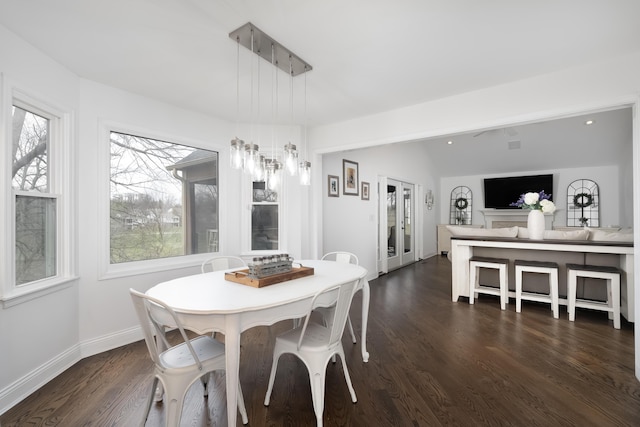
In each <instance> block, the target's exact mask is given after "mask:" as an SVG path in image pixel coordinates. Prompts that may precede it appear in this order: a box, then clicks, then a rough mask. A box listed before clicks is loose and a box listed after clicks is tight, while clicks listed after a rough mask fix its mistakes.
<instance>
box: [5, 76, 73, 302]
mask: <svg viewBox="0 0 640 427" xmlns="http://www.w3.org/2000/svg"><path fill="white" fill-rule="evenodd" d="M7 93H11V94H12V97H11V99H10V100H9V102H10V104H9V105H10V108H9V109H8V112H10V114H11V115H10V116H8V117H6V118H5V119H6V120H7V123H8V126H7V128H8V129H9V134H8V135H9V138H10V141H11V143H10V144H8V146H4V147H3V148H4V149H3V151H2V155H0V159H2V164H3V165H4V166H3V167H6V168H7V169H8V170H10V171H11V172H10V173H9V174H7V175H5V176H6V178H7V179H8V181H5V180H4V178H3V179H2V180H0V181H1V182H2V183H3V186H4V187H5V192H4V196H3V198H2V206H0V208H1V209H0V210H2V212H1V213H0V218H1V219H0V222H2V223H4V224H6V225H7V229H8V230H10V232H9V233H8V235H7V238H6V239H4V240H3V244H4V249H3V253H4V254H6V255H5V256H4V257H3V259H2V261H1V262H0V265H1V266H2V268H1V269H0V270H1V271H2V285H0V297H1V299H2V301H3V305H4V306H5V307H8V306H12V305H15V304H19V303H21V302H24V301H27V300H29V299H32V298H35V297H38V296H40V295H43V294H46V293H49V292H50V291H51V290H55V289H59V288H61V287H67V286H70V283H71V279H73V277H74V274H73V271H72V266H73V262H72V261H73V259H74V256H73V254H74V253H75V247H74V246H73V242H74V241H75V239H74V228H73V224H75V221H74V212H73V210H72V209H71V206H72V205H73V200H74V194H73V192H72V186H71V182H72V180H71V177H72V176H73V171H72V165H73V158H74V155H73V150H71V147H72V137H71V135H72V134H71V129H72V126H71V124H72V114H71V113H69V112H65V111H63V110H62V109H60V108H58V107H55V106H53V105H52V104H50V103H47V102H43V101H41V100H38V99H35V98H34V97H32V96H29V95H27V94H26V93H24V92H22V91H20V90H18V89H16V88H11V89H10V90H8V91H7ZM5 170H6V169H5Z"/></svg>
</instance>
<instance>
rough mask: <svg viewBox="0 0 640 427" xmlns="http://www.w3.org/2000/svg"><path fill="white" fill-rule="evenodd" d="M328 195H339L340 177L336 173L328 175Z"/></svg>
mask: <svg viewBox="0 0 640 427" xmlns="http://www.w3.org/2000/svg"><path fill="white" fill-rule="evenodd" d="M327 184H328V190H327V191H328V194H327V195H328V196H329V197H339V196H340V177H338V176H336V175H328V180H327Z"/></svg>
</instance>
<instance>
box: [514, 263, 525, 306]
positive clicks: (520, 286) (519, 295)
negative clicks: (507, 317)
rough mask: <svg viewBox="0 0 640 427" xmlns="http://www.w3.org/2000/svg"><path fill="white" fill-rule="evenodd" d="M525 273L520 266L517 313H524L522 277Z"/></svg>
mask: <svg viewBox="0 0 640 427" xmlns="http://www.w3.org/2000/svg"><path fill="white" fill-rule="evenodd" d="M523 274H524V272H523V271H522V268H521V267H520V266H516V313H520V312H521V311H522V275H523Z"/></svg>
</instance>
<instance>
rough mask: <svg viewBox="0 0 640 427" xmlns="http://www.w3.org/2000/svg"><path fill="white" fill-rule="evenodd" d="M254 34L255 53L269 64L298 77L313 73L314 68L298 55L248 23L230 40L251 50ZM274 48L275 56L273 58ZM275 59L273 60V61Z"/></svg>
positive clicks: (234, 32)
mask: <svg viewBox="0 0 640 427" xmlns="http://www.w3.org/2000/svg"><path fill="white" fill-rule="evenodd" d="M252 32H253V53H255V54H257V55H258V56H260V57H262V58H264V59H265V60H266V61H267V62H269V63H273V64H275V66H276V67H278V68H280V69H281V70H282V71H284V72H285V73H287V74H289V72H290V70H291V74H292V75H293V76H297V75H298V74H302V73H305V72H307V71H311V70H312V67H311V65H309V64H308V63H306V62H305V61H303V60H302V59H301V58H300V57H299V56H298V55H296V54H295V53H293V52H291V51H290V50H289V49H287V48H286V47H284V46H282V45H281V44H280V43H278V42H277V41H275V40H274V39H272V38H271V37H269V36H268V35H267V34H266V33H265V32H264V31H262V30H260V29H259V28H258V27H256V26H255V25H253V24H252V23H251V22H247V23H246V24H244V25H243V26H242V27H240V28H238V29H236V30H234V31H232V32H230V33H229V38H230V39H232V40H234V41H236V42H240V44H241V45H242V46H244V47H246V48H247V49H249V50H252V49H251V33H252ZM272 46H273V55H274V56H275V58H272V57H271V52H272ZM272 59H273V60H272Z"/></svg>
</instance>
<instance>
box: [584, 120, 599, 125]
mask: <svg viewBox="0 0 640 427" xmlns="http://www.w3.org/2000/svg"><path fill="white" fill-rule="evenodd" d="M595 122H596V121H595V120H587V121H586V122H584V124H585V125H587V126H589V125H592V124H594V123H595Z"/></svg>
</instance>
